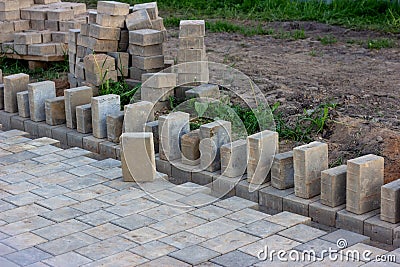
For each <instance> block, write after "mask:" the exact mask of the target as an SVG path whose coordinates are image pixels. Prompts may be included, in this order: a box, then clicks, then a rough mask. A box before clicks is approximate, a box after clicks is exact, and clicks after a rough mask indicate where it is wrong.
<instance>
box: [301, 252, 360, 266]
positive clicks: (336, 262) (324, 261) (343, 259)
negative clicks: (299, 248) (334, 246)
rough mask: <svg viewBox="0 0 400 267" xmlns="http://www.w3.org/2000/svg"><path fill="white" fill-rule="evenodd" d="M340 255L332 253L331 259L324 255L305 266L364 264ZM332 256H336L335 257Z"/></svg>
mask: <svg viewBox="0 0 400 267" xmlns="http://www.w3.org/2000/svg"><path fill="white" fill-rule="evenodd" d="M340 255H341V254H337V253H336V254H334V255H332V258H333V260H332V259H330V258H329V257H325V258H324V259H322V260H321V261H316V262H313V263H311V264H309V265H307V266H310V267H312V266H321V264H323V265H324V266H332V267H334V266H338V265H339V266H344V267H345V266H349V267H353V266H361V265H363V264H364V263H363V262H359V261H358V262H357V261H355V260H353V259H351V258H348V257H346V256H340ZM334 257H337V258H336V259H335V258H334ZM363 266H365V265H363Z"/></svg>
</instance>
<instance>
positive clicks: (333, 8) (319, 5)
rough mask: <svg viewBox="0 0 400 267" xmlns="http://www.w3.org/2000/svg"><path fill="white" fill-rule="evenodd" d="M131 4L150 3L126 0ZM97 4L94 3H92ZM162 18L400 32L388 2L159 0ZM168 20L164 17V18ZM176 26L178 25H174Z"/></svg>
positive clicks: (398, 13) (398, 12)
mask: <svg viewBox="0 0 400 267" xmlns="http://www.w3.org/2000/svg"><path fill="white" fill-rule="evenodd" d="M123 1H125V2H128V3H130V4H135V3H143V2H148V1H147V0H135V1H131V0H123ZM93 2H94V1H92V3H93ZM157 2H158V5H159V8H160V10H161V11H162V13H161V15H164V14H170V15H171V16H172V17H174V19H171V18H167V20H166V22H167V23H166V24H167V25H168V23H170V22H171V21H172V20H175V21H176V20H177V18H178V19H181V18H183V19H192V18H206V19H211V18H224V19H234V20H258V21H294V20H297V21H298V20H300V21H318V22H322V23H328V24H333V25H341V26H345V27H350V28H355V29H368V30H378V31H384V32H394V33H398V32H400V5H399V4H397V3H396V1H389V0H358V1H353V0H333V2H332V4H326V3H324V2H323V1H317V0H314V1H313V0H311V1H293V0H224V1H219V0H158V1H157ZM164 16H165V15H164ZM175 24H176V22H175Z"/></svg>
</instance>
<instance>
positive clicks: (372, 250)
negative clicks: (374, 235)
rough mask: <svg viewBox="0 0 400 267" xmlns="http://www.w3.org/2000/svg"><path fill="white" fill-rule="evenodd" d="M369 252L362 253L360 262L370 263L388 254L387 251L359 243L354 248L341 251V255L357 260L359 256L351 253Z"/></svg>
mask: <svg viewBox="0 0 400 267" xmlns="http://www.w3.org/2000/svg"><path fill="white" fill-rule="evenodd" d="M367 250H368V251H369V253H361V255H359V256H360V257H359V260H360V261H363V262H368V261H370V260H372V259H374V258H375V257H376V256H378V255H384V254H386V253H387V250H384V249H380V248H376V247H373V246H370V245H367V244H363V243H357V244H355V245H353V246H350V247H347V248H345V249H343V250H341V251H339V253H341V254H343V255H346V256H348V257H349V258H353V259H354V258H355V259H357V255H356V256H354V254H352V253H351V252H350V251H360V252H365V251H367Z"/></svg>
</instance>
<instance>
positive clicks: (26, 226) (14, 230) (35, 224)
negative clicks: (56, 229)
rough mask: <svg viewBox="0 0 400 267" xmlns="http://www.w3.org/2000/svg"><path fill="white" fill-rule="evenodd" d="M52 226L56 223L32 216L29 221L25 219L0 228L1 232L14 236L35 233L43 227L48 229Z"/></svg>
mask: <svg viewBox="0 0 400 267" xmlns="http://www.w3.org/2000/svg"><path fill="white" fill-rule="evenodd" d="M51 224H54V222H52V221H49V220H47V219H45V218H42V217H39V216H32V217H29V218H27V219H23V220H20V221H16V222H13V223H9V224H6V225H3V226H0V232H3V233H6V234H8V235H13V236H14V235H18V234H21V233H25V232H29V231H33V230H36V229H39V228H42V227H46V226H49V225H51Z"/></svg>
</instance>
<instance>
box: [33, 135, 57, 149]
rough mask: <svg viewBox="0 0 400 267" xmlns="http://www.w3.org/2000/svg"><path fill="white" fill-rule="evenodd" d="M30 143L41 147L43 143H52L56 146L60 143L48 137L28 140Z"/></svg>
mask: <svg viewBox="0 0 400 267" xmlns="http://www.w3.org/2000/svg"><path fill="white" fill-rule="evenodd" d="M28 143H29V144H30V145H33V146H37V147H41V146H45V145H53V146H58V145H60V141H58V140H55V139H52V138H49V137H41V138H38V139H34V140H32V141H30V142H28Z"/></svg>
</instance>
